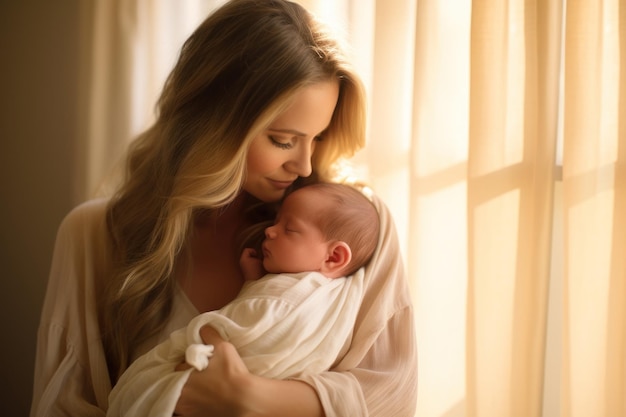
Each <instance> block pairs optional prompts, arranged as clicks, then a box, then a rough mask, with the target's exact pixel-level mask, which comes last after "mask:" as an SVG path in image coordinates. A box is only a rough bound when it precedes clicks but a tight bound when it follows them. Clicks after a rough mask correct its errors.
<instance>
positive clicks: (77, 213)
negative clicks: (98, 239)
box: [61, 198, 109, 229]
mask: <svg viewBox="0 0 626 417" xmlns="http://www.w3.org/2000/svg"><path fill="white" fill-rule="evenodd" d="M108 202H109V199H108V198H98V199H93V200H87V201H85V202H83V203H81V204H79V205H77V206H75V207H74V208H72V209H71V210H70V211H69V213H67V214H66V215H65V218H64V219H63V221H62V222H61V228H62V229H74V228H76V227H81V228H82V227H84V226H85V225H87V224H93V223H98V222H100V221H103V220H105V218H106V208H107V204H108Z"/></svg>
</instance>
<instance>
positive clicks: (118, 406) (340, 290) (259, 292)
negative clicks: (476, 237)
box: [107, 269, 364, 417]
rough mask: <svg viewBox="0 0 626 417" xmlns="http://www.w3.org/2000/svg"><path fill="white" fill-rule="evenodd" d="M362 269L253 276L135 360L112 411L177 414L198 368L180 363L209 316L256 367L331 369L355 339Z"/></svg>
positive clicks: (283, 371) (277, 374) (291, 371)
mask: <svg viewBox="0 0 626 417" xmlns="http://www.w3.org/2000/svg"><path fill="white" fill-rule="evenodd" d="M363 274H364V273H363V269H360V270H359V271H357V273H355V274H354V275H352V276H351V277H348V278H337V279H329V278H326V277H324V276H323V275H321V274H319V273H313V272H309V273H301V274H293V275H286V274H280V275H275V274H270V275H267V276H265V277H263V278H262V279H260V280H258V281H253V282H250V283H247V284H246V285H245V286H244V288H243V289H242V291H241V292H240V294H239V295H238V296H237V298H236V299H235V300H233V301H232V302H231V303H229V304H228V305H226V306H225V307H224V308H222V309H221V310H218V311H212V312H208V313H203V314H200V315H199V316H197V317H195V318H194V319H193V320H192V321H191V322H190V323H189V325H188V326H187V327H186V328H183V329H180V330H177V331H175V332H173V333H172V334H171V335H170V338H169V340H167V341H165V342H163V343H161V344H159V345H158V346H156V347H155V348H154V349H152V350H150V351H149V352H148V353H146V354H145V355H143V356H141V357H140V358H138V359H137V360H136V361H135V362H133V364H132V365H131V366H130V367H129V368H128V369H127V370H126V371H125V372H124V374H123V375H122V377H121V378H120V380H119V381H118V383H117V384H116V385H115V387H114V388H113V390H112V392H111V394H110V396H109V409H108V412H107V416H134V417H141V416H151V417H156V416H163V417H170V416H171V415H172V413H173V411H174V407H175V406H176V403H177V401H178V397H179V396H180V392H181V390H182V388H183V386H184V384H185V382H186V381H187V378H188V377H189V374H190V373H191V372H192V370H191V369H190V370H186V371H179V372H176V371H175V370H174V368H175V367H176V365H178V364H179V363H181V362H182V361H184V360H185V351H186V349H187V347H188V346H190V345H193V344H198V343H202V340H201V339H200V335H199V329H200V328H201V327H202V326H204V325H207V324H208V325H210V326H211V327H213V328H214V329H215V330H217V331H218V332H219V333H220V335H221V336H222V337H223V338H224V339H225V340H227V341H229V342H231V343H232V344H233V345H234V346H235V348H236V349H237V351H238V353H239V355H240V356H241V358H242V359H243V361H244V363H245V364H246V366H247V367H248V369H249V370H250V372H251V373H253V374H256V375H261V376H264V377H268V378H276V379H285V378H288V377H297V376H302V375H306V374H316V373H320V372H323V371H325V370H328V369H330V368H331V366H332V365H333V364H334V363H335V362H336V361H338V360H339V359H341V357H342V356H343V355H344V354H345V352H346V351H347V350H348V348H349V346H350V340H351V336H352V330H353V327H354V323H355V320H356V316H357V313H358V310H359V306H360V305H361V301H362V297H363V291H364V278H363ZM207 353H208V355H210V352H207ZM208 355H207V357H208Z"/></svg>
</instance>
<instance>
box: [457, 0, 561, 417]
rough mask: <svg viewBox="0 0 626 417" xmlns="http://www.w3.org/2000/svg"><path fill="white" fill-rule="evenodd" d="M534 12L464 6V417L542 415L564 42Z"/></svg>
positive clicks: (534, 7) (518, 4) (520, 5)
mask: <svg viewBox="0 0 626 417" xmlns="http://www.w3.org/2000/svg"><path fill="white" fill-rule="evenodd" d="M542 3H543V2H540V1H535V2H533V1H513V0H512V1H508V2H502V1H489V0H482V1H474V2H472V20H471V27H472V30H471V58H470V60H471V67H470V73H471V77H470V129H469V144H470V145H469V155H468V200H467V210H468V212H467V218H468V230H469V234H468V253H469V262H468V270H469V273H468V294H467V298H468V309H467V315H468V320H467V324H468V328H467V331H468V338H467V380H468V383H467V384H468V408H467V415H468V416H502V415H508V416H540V415H541V411H542V392H543V384H542V382H543V356H544V345H545V330H546V319H547V314H546V312H547V289H548V283H549V278H550V257H551V252H550V247H551V233H550V231H551V230H552V204H553V184H554V160H555V149H556V146H555V140H554V139H555V135H554V134H555V129H554V127H555V126H556V120H557V116H558V112H557V108H549V104H551V103H555V102H556V101H555V97H556V95H557V93H558V72H557V71H555V68H554V65H552V66H550V61H548V60H546V59H545V53H544V50H545V49H548V50H555V49H558V48H557V47H555V46H556V45H550V42H556V43H557V45H558V42H559V41H560V37H559V36H558V34H559V27H560V26H559V24H558V22H559V20H558V19H560V16H559V15H558V14H555V15H554V18H553V19H550V18H551V17H553V16H552V15H547V16H546V15H545V13H546V10H544V9H543V8H541V7H540V6H541V4H542ZM540 25H544V27H541V26H540ZM539 33H543V34H545V35H544V36H545V37H544V38H543V39H542V42H541V44H539V43H538V42H537V39H538V34H539ZM557 68H558V67H557ZM539 74H541V75H542V78H541V79H542V81H543V83H544V85H543V88H540V83H539V80H540V78H539ZM545 84H547V85H545Z"/></svg>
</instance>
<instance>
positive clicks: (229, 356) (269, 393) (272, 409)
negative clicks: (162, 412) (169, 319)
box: [175, 327, 324, 417]
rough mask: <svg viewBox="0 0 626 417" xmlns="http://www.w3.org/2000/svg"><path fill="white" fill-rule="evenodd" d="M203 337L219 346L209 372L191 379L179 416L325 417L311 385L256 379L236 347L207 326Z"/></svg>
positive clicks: (206, 370) (183, 395) (183, 396)
mask: <svg viewBox="0 0 626 417" xmlns="http://www.w3.org/2000/svg"><path fill="white" fill-rule="evenodd" d="M201 335H202V339H203V341H204V342H205V343H207V344H212V345H214V346H215V351H214V353H213V357H212V358H211V360H210V362H209V366H208V368H207V369H205V370H204V371H200V372H192V373H191V375H190V376H189V379H188V381H187V384H186V385H185V387H184V388H183V391H182V393H181V396H180V398H179V400H178V404H177V405H176V410H175V412H176V415H179V416H185V417H195V416H198V417H199V416H206V415H222V416H233V417H244V416H245V417H262V416H275V417H281V416H285V417H291V416H301V417H324V411H323V409H322V405H321V402H320V400H319V398H318V396H317V394H316V392H315V390H314V389H313V388H312V387H311V386H310V385H308V384H307V383H305V382H301V381H290V380H275V379H268V378H263V377H259V376H255V375H253V374H251V373H250V372H248V370H247V368H246V366H245V365H244V363H243V361H242V360H241V358H240V357H239V355H238V354H237V351H236V349H235V347H234V346H233V345H232V344H230V343H228V342H225V341H224V340H223V339H221V338H220V337H219V335H218V334H217V332H215V330H213V329H212V328H210V327H203V328H202V330H201ZM183 366H184V365H181V368H182V367H183Z"/></svg>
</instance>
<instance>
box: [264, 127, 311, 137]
mask: <svg viewBox="0 0 626 417" xmlns="http://www.w3.org/2000/svg"><path fill="white" fill-rule="evenodd" d="M268 130H270V131H272V132H280V133H288V134H291V135H294V136H306V133H302V132H299V131H297V130H295V129H276V128H271V127H270V128H269V129H268Z"/></svg>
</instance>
